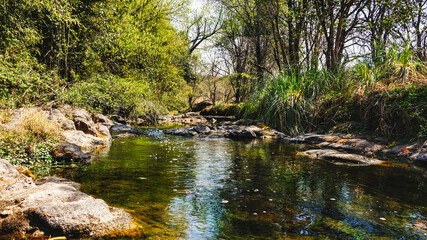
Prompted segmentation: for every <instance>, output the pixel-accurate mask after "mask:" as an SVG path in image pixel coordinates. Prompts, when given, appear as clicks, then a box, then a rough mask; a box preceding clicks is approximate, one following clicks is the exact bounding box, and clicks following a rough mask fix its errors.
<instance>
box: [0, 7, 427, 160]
mask: <svg viewBox="0 0 427 240" xmlns="http://www.w3.org/2000/svg"><path fill="white" fill-rule="evenodd" d="M193 2H194V1H193ZM426 34H427V2H426V1H423V0H409V1H405V2H402V1H398V0H355V1H335V0H334V1H309V0H286V1H257V0H251V1H246V0H245V1H243V0H212V1H208V2H207V3H206V5H205V6H204V7H203V8H198V9H194V8H192V5H191V1H188V0H90V1H80V0H61V1H57V0H36V1H31V0H12V1H9V0H0V158H4V159H7V160H9V161H10V162H12V163H13V164H16V165H26V166H29V167H31V168H33V167H34V166H39V167H40V166H45V165H51V164H64V162H61V161H62V160H59V159H55V158H54V156H53V152H54V150H56V148H57V146H58V145H59V144H60V143H62V142H64V136H63V131H64V126H61V123H60V122H58V121H50V120H48V119H47V117H46V116H45V115H43V114H42V113H40V112H39V109H40V108H38V107H41V108H43V109H47V110H46V111H51V110H52V109H57V108H61V107H64V106H72V107H70V108H73V109H76V107H78V108H83V109H87V110H88V111H90V112H92V113H93V114H89V113H87V114H86V115H88V116H89V115H90V116H89V117H87V118H92V117H93V118H94V116H95V114H104V115H107V116H111V117H112V119H115V120H117V122H121V121H122V120H123V119H124V120H125V121H128V122H135V123H139V124H140V125H141V124H143V125H148V126H154V125H156V124H159V122H161V119H162V116H163V115H166V114H171V113H172V114H175V113H179V112H187V111H190V110H195V111H201V113H202V114H203V115H231V116H235V117H237V118H249V119H254V120H259V121H262V122H263V123H264V124H265V125H263V126H261V130H263V127H265V128H266V129H268V127H266V126H269V127H272V128H274V129H276V130H278V131H281V132H283V133H284V134H286V135H290V136H292V137H294V136H298V135H303V134H304V133H307V132H313V131H319V130H320V131H322V132H326V133H334V134H335V133H346V134H347V133H350V134H358V135H359V136H361V137H369V138H370V139H375V138H377V139H380V142H381V144H384V145H386V146H390V147H391V146H394V145H396V144H399V143H412V142H424V141H426V139H427V110H426V109H427V87H426V86H427V56H426V49H427V35H426ZM201 106H202V107H201ZM206 106H207V108H205V107H206ZM199 107H201V109H198V108H199ZM20 108H24V109H30V110H29V111H24V112H25V113H24V114H22V115H20V120H19V121H18V122H15V120H16V119H14V115H13V113H14V111H17V109H20ZM86 115H85V116H86ZM72 116H73V115H72V114H70V115H69V116H68V115H67V117H68V118H70V119H67V118H66V117H64V119H63V120H64V121H68V120H74V119H72V118H73V117H72ZM89 120H90V121H92V119H89ZM122 122H123V121H122ZM11 123H13V124H11ZM72 125H73V126H74V123H73V124H72ZM101 125H102V124H101ZM109 127H111V126H110V125H108V127H107V128H109ZM119 128H120V129H126V128H128V126H127V125H120V126H119ZM107 130H108V129H107ZM110 130H111V129H110ZM129 131H130V132H129V135H132V134H133V132H132V131H134V129H130V130H129ZM100 132H102V131H101V129H96V130H95V133H94V134H92V135H93V136H92V137H100V136H98V135H97V134H100ZM107 132H108V134H109V130H108V131H107ZM104 133H105V131H104ZM89 135H90V134H89ZM92 137H91V138H92ZM421 145H422V144H421ZM404 150H407V149H406V148H405V149H404ZM68 163H69V162H68ZM68 163H67V164H68Z"/></svg>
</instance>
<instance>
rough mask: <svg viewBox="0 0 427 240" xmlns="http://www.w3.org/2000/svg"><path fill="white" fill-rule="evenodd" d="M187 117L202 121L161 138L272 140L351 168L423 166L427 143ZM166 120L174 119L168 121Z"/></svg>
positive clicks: (247, 121)
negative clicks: (392, 163) (393, 162)
mask: <svg viewBox="0 0 427 240" xmlns="http://www.w3.org/2000/svg"><path fill="white" fill-rule="evenodd" d="M185 116H186V115H181V116H180V117H179V118H178V119H179V121H180V122H183V123H193V122H195V121H194V120H185ZM188 116H190V117H191V118H196V119H200V118H201V119H202V120H200V121H199V122H198V123H196V124H190V125H189V126H186V127H179V128H174V129H169V130H165V131H164V132H165V134H169V135H178V136H192V137H228V138H252V139H255V138H274V139H278V140H279V141H283V142H286V143H294V144H305V145H309V146H310V147H311V148H314V149H311V150H308V151H305V152H301V153H298V155H300V156H308V157H313V158H321V159H326V160H333V161H337V163H338V164H347V165H353V166H354V165H357V166H366V165H376V164H384V161H383V160H379V159H391V158H393V159H400V160H402V161H416V162H422V163H426V162H427V141H425V142H417V143H412V144H402V145H396V144H391V145H387V144H385V143H384V140H383V139H382V138H379V137H377V138H372V139H370V140H368V139H366V138H362V137H359V136H356V135H352V134H340V133H334V134H323V133H308V134H305V135H302V136H297V137H290V136H287V135H286V134H284V133H281V132H279V131H276V130H274V129H270V128H268V127H266V126H265V125H263V124H262V123H260V122H258V121H254V120H246V119H242V120H238V121H224V122H219V123H217V124H215V122H212V121H211V122H208V121H207V120H205V119H203V117H202V116H200V115H197V113H191V114H188ZM167 119H174V118H172V117H168V118H167Z"/></svg>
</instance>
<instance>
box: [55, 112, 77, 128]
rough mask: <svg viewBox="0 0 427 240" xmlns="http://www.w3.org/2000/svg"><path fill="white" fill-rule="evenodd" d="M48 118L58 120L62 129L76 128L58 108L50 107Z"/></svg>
mask: <svg viewBox="0 0 427 240" xmlns="http://www.w3.org/2000/svg"><path fill="white" fill-rule="evenodd" d="M48 119H49V120H52V121H56V122H58V123H59V125H60V126H61V128H62V129H63V130H76V126H75V125H74V122H73V121H72V120H70V119H68V118H66V117H65V115H64V114H63V113H62V112H61V111H60V110H59V109H51V110H50V112H49V117H48Z"/></svg>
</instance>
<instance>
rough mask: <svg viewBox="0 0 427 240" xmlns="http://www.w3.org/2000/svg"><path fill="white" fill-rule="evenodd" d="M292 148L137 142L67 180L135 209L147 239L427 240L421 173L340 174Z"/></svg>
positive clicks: (119, 145) (122, 144) (345, 170)
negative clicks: (319, 239)
mask: <svg viewBox="0 0 427 240" xmlns="http://www.w3.org/2000/svg"><path fill="white" fill-rule="evenodd" d="M297 150H301V149H298V147H297V146H294V145H287V144H282V143H277V142H265V141H232V140H227V139H193V138H175V137H165V138H163V139H152V138H144V137H141V138H134V139H126V140H119V141H116V142H115V143H114V145H113V146H112V148H111V150H110V152H109V153H108V155H106V156H102V157H101V158H100V160H99V161H96V162H94V163H93V164H92V165H91V166H89V167H88V168H86V169H80V170H79V171H77V172H75V173H74V179H75V180H77V181H79V182H81V183H82V184H83V190H84V191H86V192H88V193H90V194H93V195H95V196H97V197H100V198H103V199H105V200H106V201H108V202H109V203H111V204H114V205H116V206H121V207H125V208H128V209H132V210H133V211H134V216H135V217H136V218H138V219H140V220H141V221H142V222H144V223H146V224H147V227H148V228H147V231H150V230H149V227H150V226H151V227H152V228H153V229H157V230H156V231H153V233H146V236H148V237H152V238H159V237H160V238H167V237H170V238H181V239H218V238H220V239H236V238H239V237H240V238H243V239H248V238H250V239H284V238H286V237H294V238H300V237H307V238H312V237H313V238H316V237H330V238H333V239H336V238H345V239H371V238H381V237H386V238H401V239H425V238H426V236H427V231H426V230H425V229H422V228H420V227H416V226H423V225H422V224H427V212H426V209H427V201H425V199H426V197H427V187H426V185H425V180H426V179H427V178H426V176H425V174H424V173H423V171H419V170H417V169H415V168H403V167H402V168H400V167H379V166H375V167H346V166H338V165H334V164H332V163H329V162H327V161H321V160H313V159H308V158H300V157H296V155H295V152H296V151H297ZM417 224H418V225H417ZM158 229H163V230H161V231H160V230H158ZM150 234H151V235H150Z"/></svg>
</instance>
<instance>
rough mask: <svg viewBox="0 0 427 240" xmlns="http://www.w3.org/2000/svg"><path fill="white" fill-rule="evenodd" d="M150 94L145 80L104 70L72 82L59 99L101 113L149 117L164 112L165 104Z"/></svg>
mask: <svg viewBox="0 0 427 240" xmlns="http://www.w3.org/2000/svg"><path fill="white" fill-rule="evenodd" d="M151 95H152V94H151V91H150V89H149V86H148V84H147V83H145V82H142V81H137V80H135V79H125V78H120V77H117V76H114V75H110V74H105V75H96V76H94V77H92V78H90V79H88V80H86V81H85V82H81V83H78V84H74V85H73V86H72V87H71V88H69V89H68V90H66V91H65V92H64V93H63V94H62V96H61V100H62V101H63V102H64V103H68V104H71V105H74V106H78V107H82V108H86V109H88V110H91V111H95V112H101V113H103V114H109V115H112V114H118V115H121V116H126V117H139V116H144V115H148V116H150V118H151V116H153V115H155V116H157V115H160V114H162V113H164V112H165V107H163V106H161V105H160V106H159V104H156V103H155V102H154V101H151V100H150V97H151ZM152 118H155V117H152Z"/></svg>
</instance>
